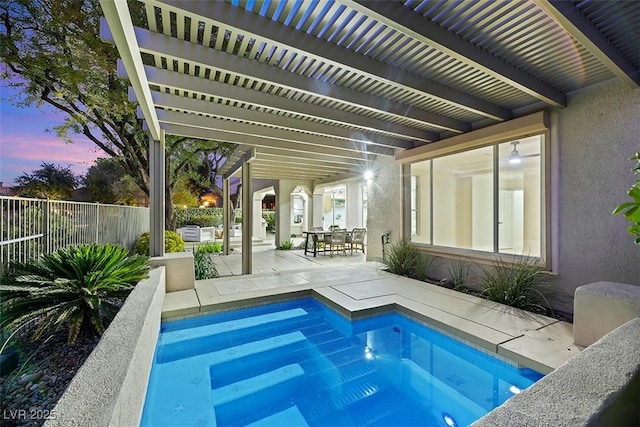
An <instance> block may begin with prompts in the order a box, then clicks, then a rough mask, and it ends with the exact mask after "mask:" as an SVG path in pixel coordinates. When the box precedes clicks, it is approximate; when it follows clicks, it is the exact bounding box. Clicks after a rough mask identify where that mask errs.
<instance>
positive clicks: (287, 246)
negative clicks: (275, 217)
mask: <svg viewBox="0 0 640 427" xmlns="http://www.w3.org/2000/svg"><path fill="white" fill-rule="evenodd" d="M292 248H293V242H292V241H291V240H287V241H286V242H281V243H280V246H279V247H278V249H280V250H283V251H288V250H290V249H292Z"/></svg>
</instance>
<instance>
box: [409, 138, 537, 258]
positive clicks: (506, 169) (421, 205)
mask: <svg viewBox="0 0 640 427" xmlns="http://www.w3.org/2000/svg"><path fill="white" fill-rule="evenodd" d="M542 142H543V137H542V136H541V135H537V136H532V137H527V138H523V139H519V140H514V141H509V142H505V143H501V144H496V145H491V146H485V147H481V148H475V149H471V150H468V151H464V152H460V153H454V154H448V155H442V156H439V157H435V158H432V159H429V160H425V161H421V162H416V163H412V164H411V166H410V174H411V197H410V203H411V206H410V215H411V217H410V218H408V220H409V221H410V222H411V241H412V242H415V243H423V244H430V245H433V246H440V247H450V248H458V249H471V250H476V251H483V252H494V253H495V252H497V253H505V254H516V255H527V256H535V257H541V256H542V252H543V248H542V234H543V227H542V223H541V221H542V219H543V215H542V207H543V197H544V192H543V185H542V182H543V181H542V178H543V176H542V170H543V169H542V166H543V162H542V158H541V153H542V152H543V143H542Z"/></svg>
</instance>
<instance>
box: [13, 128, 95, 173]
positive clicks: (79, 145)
mask: <svg viewBox="0 0 640 427" xmlns="http://www.w3.org/2000/svg"><path fill="white" fill-rule="evenodd" d="M5 141H11V142H9V143H6V144H5ZM100 156H102V157H104V156H105V153H104V152H103V151H102V150H100V149H98V148H97V147H96V146H95V144H93V143H92V142H90V141H89V140H86V139H74V142H73V143H72V144H65V143H64V142H63V141H62V139H61V138H58V137H56V136H53V135H47V134H40V135H29V134H11V135H6V134H4V133H3V135H2V148H1V149H0V168H1V169H2V171H1V172H0V177H1V180H2V181H4V182H6V183H7V184H9V183H10V182H12V181H13V179H14V178H16V177H17V176H19V175H22V174H23V173H25V172H27V173H31V171H33V170H34V169H37V168H39V167H40V165H41V164H42V162H47V163H54V164H57V165H61V166H65V167H66V166H69V167H70V168H71V170H72V171H73V172H74V173H76V174H84V173H85V172H86V171H87V169H88V168H89V167H90V166H91V164H93V162H94V160H95V159H96V158H97V157H100Z"/></svg>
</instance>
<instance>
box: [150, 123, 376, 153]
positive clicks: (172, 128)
mask: <svg viewBox="0 0 640 427" xmlns="http://www.w3.org/2000/svg"><path fill="white" fill-rule="evenodd" d="M161 128H162V129H164V130H165V131H166V133H167V134H169V135H181V136H187V137H191V138H199V139H213V140H216V141H221V142H230V143H234V144H247V145H253V146H256V147H266V148H278V149H284V150H291V151H293V152H296V151H297V152H299V153H309V152H312V153H320V154H324V155H326V156H331V157H334V158H336V159H341V158H344V159H351V160H362V159H368V156H370V155H371V154H367V153H357V152H353V151H346V150H336V149H335V148H332V147H311V146H308V145H305V144H299V143H297V142H291V141H283V140H279V139H273V138H263V137H260V136H255V135H254V136H252V135H244V134H237V133H233V132H226V131H221V130H212V129H205V128H201V127H193V126H185V125H181V124H169V123H167V124H161Z"/></svg>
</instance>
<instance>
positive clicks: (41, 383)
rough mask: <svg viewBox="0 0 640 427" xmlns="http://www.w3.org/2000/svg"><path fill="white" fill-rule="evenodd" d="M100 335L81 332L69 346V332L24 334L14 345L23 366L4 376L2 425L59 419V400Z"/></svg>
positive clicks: (0, 383)
mask: <svg viewBox="0 0 640 427" xmlns="http://www.w3.org/2000/svg"><path fill="white" fill-rule="evenodd" d="M99 339H100V337H98V336H95V335H90V334H81V335H80V336H79V337H78V339H77V341H76V343H75V344H74V345H73V346H70V345H67V343H66V342H67V331H66V330H63V331H59V332H57V333H55V334H54V335H53V336H51V338H49V339H41V340H38V341H32V340H31V339H30V337H29V336H23V337H21V338H19V339H18V340H17V342H15V343H14V344H13V345H12V347H13V349H14V350H15V351H16V353H17V354H18V357H19V365H18V367H17V368H16V369H15V370H13V371H12V372H11V373H5V372H2V373H1V374H2V376H1V377H0V396H2V402H1V404H0V410H1V411H2V414H1V415H0V424H2V425H3V426H40V425H42V424H43V423H44V422H45V420H46V419H48V418H55V417H56V414H55V412H54V411H53V408H54V406H55V405H56V402H57V401H58V399H59V398H60V396H62V394H63V393H64V391H65V389H66V388H67V386H68V385H69V383H70V382H71V380H72V379H73V377H74V375H75V374H76V372H77V371H78V370H79V369H80V367H81V366H82V364H83V363H84V361H85V360H86V359H87V357H88V356H89V354H90V353H91V351H93V349H94V348H95V346H96V344H97V343H98V340H99Z"/></svg>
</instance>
